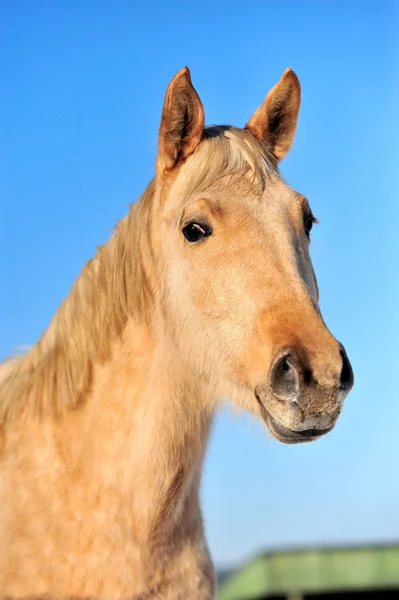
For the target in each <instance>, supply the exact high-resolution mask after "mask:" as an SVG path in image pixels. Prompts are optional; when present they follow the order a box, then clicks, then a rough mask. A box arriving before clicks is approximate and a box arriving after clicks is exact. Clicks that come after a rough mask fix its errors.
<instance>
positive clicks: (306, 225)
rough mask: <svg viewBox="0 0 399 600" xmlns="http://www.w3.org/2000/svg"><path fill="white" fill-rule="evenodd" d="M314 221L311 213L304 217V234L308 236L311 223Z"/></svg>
mask: <svg viewBox="0 0 399 600" xmlns="http://www.w3.org/2000/svg"><path fill="white" fill-rule="evenodd" d="M314 222H315V218H314V216H313V215H310V216H308V217H306V218H305V222H304V225H303V226H304V228H305V233H306V235H307V236H308V237H309V234H310V231H311V229H312V227H313V223H314Z"/></svg>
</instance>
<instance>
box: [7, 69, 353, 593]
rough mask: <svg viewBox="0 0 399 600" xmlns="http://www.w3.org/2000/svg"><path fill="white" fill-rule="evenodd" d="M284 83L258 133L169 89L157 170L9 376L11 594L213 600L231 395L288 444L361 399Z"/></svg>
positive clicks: (265, 106) (287, 77) (294, 95)
mask: <svg viewBox="0 0 399 600" xmlns="http://www.w3.org/2000/svg"><path fill="white" fill-rule="evenodd" d="M300 94H301V89H300V83H299V80H298V78H297V76H296V74H295V73H294V72H293V71H292V70H291V69H287V70H286V71H285V72H284V74H283V75H282V77H281V79H280V80H279V81H278V83H277V84H276V85H275V86H274V87H273V88H272V89H271V90H270V91H269V93H268V94H267V96H266V98H265V100H264V101H263V103H262V104H261V106H260V107H259V108H258V109H257V110H256V111H255V112H254V113H253V115H252V116H251V117H250V119H249V121H248V123H247V125H246V126H245V127H244V128H239V127H234V126H224V125H223V126H205V121H204V109H203V105H202V102H201V100H200V98H199V96H198V94H197V92H196V90H195V88H194V87H193V84H192V81H191V76H190V72H189V70H188V68H187V67H185V68H183V69H182V70H180V71H179V72H178V73H177V74H176V75H175V77H174V78H173V79H172V80H171V82H170V83H169V85H168V87H167V90H166V94H165V99H164V104H163V109H162V117H161V123H160V128H159V139H158V153H157V158H156V168H155V174H154V178H153V179H152V181H151V182H150V183H149V184H148V186H147V188H146V189H145V191H144V193H143V194H142V196H141V197H140V198H139V200H138V201H136V202H135V203H133V204H132V206H131V207H130V210H129V212H128V214H127V216H126V217H125V218H123V219H122V220H121V221H119V222H118V223H117V226H116V228H115V230H114V232H113V234H112V236H111V237H110V239H109V241H108V242H107V243H106V244H105V245H103V246H101V247H99V248H98V250H97V252H96V254H95V256H94V258H93V259H91V260H89V261H88V262H87V263H86V265H85V266H84V267H83V269H82V271H81V273H80V275H79V276H78V278H77V279H76V281H75V283H74V284H73V286H72V288H71V291H70V292H69V295H68V296H67V297H66V298H65V300H64V301H63V302H62V304H61V305H60V307H59V308H58V310H57V312H56V313H55V315H54V317H53V318H52V320H51V322H50V324H49V326H48V328H47V330H46V331H45V332H44V333H43V335H42V336H41V338H40V339H39V341H38V342H37V343H36V345H34V346H32V347H31V349H30V350H29V351H28V352H26V353H25V354H22V355H19V356H15V357H13V358H11V359H9V360H8V361H5V362H4V363H3V364H2V366H1V369H0V381H1V385H0V398H1V399H0V472H1V478H0V540H1V553H0V597H1V598H2V599H7V600H15V599H21V598H35V599H47V600H72V599H74V600H94V599H107V600H122V599H130V600H133V599H134V600H149V599H153V600H154V599H163V600H165V599H168V600H172V599H173V600H190V599H193V600H194V599H195V600H210V599H211V598H214V595H215V590H216V582H215V573H214V567H213V564H212V559H211V556H210V552H209V549H208V546H207V543H206V540H205V534H204V527H203V520H202V515H201V509H200V502H199V490H200V482H201V471H202V465H203V459H204V453H205V449H206V445H207V440H208V437H209V433H210V428H211V423H212V418H213V415H214V413H215V411H216V410H217V408H218V406H219V405H220V402H221V401H222V400H223V399H224V398H229V399H230V402H231V403H232V405H234V406H238V407H241V408H244V409H246V410H248V411H250V412H252V413H254V414H255V415H257V416H258V417H259V418H260V419H261V420H262V421H264V423H265V425H266V427H267V428H268V429H269V430H270V432H271V434H272V435H273V436H274V437H275V438H277V439H278V440H280V441H281V442H284V443H287V444H294V443H298V442H308V441H311V440H315V439H317V438H320V436H322V435H324V434H326V433H328V432H329V431H331V429H332V428H333V427H334V425H335V423H336V421H337V419H338V416H339V414H340V412H341V409H342V405H343V401H344V399H345V397H346V395H347V394H348V392H349V390H350V389H351V387H352V385H353V372H352V368H351V365H350V362H349V359H348V357H347V354H346V351H345V349H344V347H343V346H342V345H341V344H340V343H339V342H338V341H337V340H336V339H335V338H334V337H333V335H332V333H331V332H330V331H329V329H328V328H327V326H326V324H325V323H324V321H323V318H322V315H321V312H320V309H319V304H318V300H319V291H318V286H317V283H316V277H315V274H314V270H313V267H312V263H311V259H310V252H309V243H310V230H311V228H312V226H313V224H314V222H315V221H316V219H315V217H314V215H313V213H312V211H311V208H310V206H309V202H308V200H307V199H306V198H305V197H304V196H303V195H301V194H300V193H298V192H296V191H295V190H294V189H293V188H292V187H290V186H289V185H288V183H286V182H285V180H284V179H283V178H282V176H281V175H280V174H279V170H278V166H279V162H280V160H281V159H282V158H283V157H284V156H285V155H286V153H287V152H288V150H289V149H290V147H291V145H292V142H293V138H294V134H295V129H296V123H297V118H298V113H299V107H300Z"/></svg>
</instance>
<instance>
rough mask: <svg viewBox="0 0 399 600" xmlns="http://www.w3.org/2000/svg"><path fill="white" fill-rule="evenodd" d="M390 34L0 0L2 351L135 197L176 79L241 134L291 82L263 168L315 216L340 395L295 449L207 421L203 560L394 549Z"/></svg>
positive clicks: (389, 23) (159, 7)
mask: <svg viewBox="0 0 399 600" xmlns="http://www.w3.org/2000/svg"><path fill="white" fill-rule="evenodd" d="M398 23H399V10H398V4H397V3H396V2H394V1H391V2H389V1H385V0H373V1H368V0H358V1H356V0H352V1H351V2H348V1H346V0H345V1H343V0H341V1H338V0H336V1H323V2H321V1H320V0H315V1H299V0H295V1H294V0H292V1H284V0H281V1H279V2H268V1H266V0H246V1H245V2H242V1H241V2H237V1H231V0H230V1H228V2H227V1H221V0H218V1H217V2H216V1H214V0H212V1H210V0H207V1H202V2H188V1H187V0H186V1H185V2H171V3H170V2H160V1H159V2H156V1H154V0H146V1H144V2H133V0H132V1H126V0H125V1H123V0H120V1H118V0H108V1H101V0H96V1H90V0H85V1H84V2H82V1H80V0H75V1H69V2H64V1H62V0H57V1H54V0H51V1H48V2H44V1H42V0H35V1H34V2H32V0H26V1H18V2H15V0H3V1H2V2H1V6H0V45H1V50H0V51H1V56H2V61H1V65H0V94H1V100H0V102H1V111H0V169H1V173H0V175H1V179H0V199H1V220H0V269H1V271H0V273H1V279H0V281H1V294H0V355H1V356H2V357H5V356H6V355H8V354H9V353H10V352H12V351H13V349H14V348H15V347H16V346H19V345H24V344H32V343H34V342H35V341H36V340H37V338H38V336H39V335H40V333H41V332H42V331H43V330H44V329H45V327H46V326H47V324H48V322H49V320H50V318H51V316H52V315H53V313H54V312H55V310H56V308H57V306H58V304H59V303H60V301H61V300H62V299H63V298H64V296H65V295H66V294H67V292H68V290H69V288H70V286H71V284H72V282H73V280H74V279H75V277H76V276H77V274H78V272H79V270H80V268H81V266H82V265H83V264H84V262H85V261H86V260H87V259H88V258H89V257H91V256H92V255H93V254H94V252H95V248H96V246H97V245H98V244H100V243H102V242H104V241H105V240H106V239H107V238H108V236H109V234H110V230H111V228H112V226H113V225H114V223H115V221H116V220H117V219H118V218H120V217H122V216H123V215H124V214H125V213H126V211H127V206H128V204H129V202H131V201H132V200H134V199H136V198H137V197H138V195H139V194H140V193H141V191H142V190H143V189H144V187H145V186H146V184H147V183H148V181H149V179H150V178H151V176H152V174H153V168H154V159H155V151H156V142H157V129H158V124H159V118H160V112H161V107H162V101H163V94H164V91H165V88H166V85H167V83H168V81H169V80H170V79H171V77H172V76H173V75H174V74H175V72H176V71H177V70H178V69H180V68H181V67H182V66H184V65H188V66H189V67H190V69H191V72H192V77H193V82H194V85H195V86H196V88H197V90H198V92H199V94H200V96H201V98H202V100H203V102H204V105H205V111H206V115H207V123H208V124H211V123H232V124H235V125H244V123H245V122H246V120H247V119H248V117H249V116H250V114H251V112H252V111H253V110H254V109H255V108H256V107H257V106H258V105H259V104H260V102H261V101H262V99H263V97H264V95H265V94H266V92H267V91H268V89H269V88H270V87H271V86H272V85H273V84H274V83H275V82H276V81H277V80H278V78H279V77H280V75H281V73H282V72H283V70H284V69H285V68H286V67H288V66H292V67H293V68H294V69H295V70H296V72H297V74H298V76H299V78H300V80H301V83H302V87H303V96H302V99H303V104H302V110H301V114H300V120H299V127H298V131H297V136H296V140H295V144H294V147H293V149H292V151H291V153H290V155H289V156H288V157H287V158H286V160H285V161H284V162H283V163H282V172H283V174H284V176H285V177H286V178H287V179H288V180H289V182H290V183H291V184H292V185H293V186H294V187H295V188H296V189H298V190H299V191H301V192H302V193H304V194H305V195H306V196H307V197H308V198H309V200H310V202H311V206H312V208H313V210H314V212H315V214H316V215H317V216H318V217H319V219H320V222H321V223H320V225H319V226H318V227H316V228H315V230H314V233H313V236H312V237H313V242H312V256H313V261H314V265H315V269H316V272H317V275H318V280H319V285H320V291H321V308H322V311H323V313H324V317H325V319H326V321H327V324H328V325H329V327H330V328H331V329H332V331H333V333H334V334H335V335H336V336H337V337H338V338H339V339H340V340H341V341H342V342H343V343H344V344H345V346H346V348H347V351H348V354H349V356H350V358H351V361H352V364H353V367H354V371H355V377H356V384H355V388H354V390H353V392H352V393H351V394H350V396H349V397H348V399H347V402H346V406H345V409H344V411H343V414H342V417H341V419H340V421H339V424H338V426H337V427H336V429H335V430H334V431H333V432H332V433H331V434H329V435H328V436H327V437H326V438H324V439H322V440H320V441H318V442H316V443H313V444H309V445H303V446H284V445H282V444H279V443H278V442H276V441H272V440H271V438H270V436H269V435H268V434H267V433H266V432H265V430H264V428H263V426H261V425H260V424H257V423H254V424H249V423H250V422H249V419H248V417H246V416H245V415H242V416H238V417H231V416H230V415H229V414H228V413H227V412H223V413H222V414H221V415H220V416H219V417H218V418H217V420H216V423H215V428H214V431H213V436H212V440H211V444H210V447H209V452H208V455H207V460H206V465H205V474H204V483H203V491H202V498H203V508H204V516H205V520H206V528H207V534H208V539H209V543H210V547H211V550H212V553H213V555H214V558H215V559H216V562H217V563H218V564H219V565H226V564H231V563H236V562H238V561H240V560H242V559H244V558H246V557H248V556H250V555H251V554H252V553H254V552H255V551H257V550H258V549H260V548H268V547H275V546H291V545H295V546H297V545H309V544H318V543H323V544H324V543H331V544H332V543H341V542H343V543H350V542H361V541H366V540H367V541H368V540H391V539H395V538H396V539H398V538H399V467H398V458H399V393H398V372H399V360H398V358H399V357H398V354H399V353H398V338H399V327H398V312H399V311H398V307H399V294H398V291H399V289H398V256H399V244H398V223H399V221H398V216H399V214H398V213H399V209H398V203H399V197H398V196H399V194H398V191H399V185H398V176H397V166H398V158H399V156H398V154H399V152H398V139H399V136H398V134H399V130H398V106H399V94H398V86H397V83H395V79H396V82H397V81H398V72H399V69H398V56H399V53H398V50H399V47H398V41H397V40H398V39H399V26H398ZM395 37H396V41H395Z"/></svg>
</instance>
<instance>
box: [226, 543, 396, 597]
mask: <svg viewBox="0 0 399 600" xmlns="http://www.w3.org/2000/svg"><path fill="white" fill-rule="evenodd" d="M383 588H384V589H390V588H392V589H396V588H397V589H398V590H399V542H398V543H396V544H389V545H370V546H357V547H342V548H313V549H310V548H309V549H303V550H284V551H276V552H266V553H263V554H260V555H258V556H256V557H255V558H253V559H252V560H250V561H249V562H248V563H246V564H245V565H243V566H242V567H241V568H239V569H237V570H236V571H234V572H233V573H232V574H231V575H230V576H229V577H227V578H226V579H225V581H224V582H223V583H222V584H221V585H220V587H219V592H218V600H247V599H248V600H250V599H255V598H265V597H267V596H276V595H286V594H294V593H299V592H305V593H306V592H307V593H320V592H332V591H338V590H340V591H342V590H347V591H350V590H353V591H355V590H371V589H383Z"/></svg>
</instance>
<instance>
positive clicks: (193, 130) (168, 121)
mask: <svg viewBox="0 0 399 600" xmlns="http://www.w3.org/2000/svg"><path fill="white" fill-rule="evenodd" d="M204 120H205V116H204V108H203V106H202V102H201V100H200V99H199V96H198V94H197V92H196V91H195V89H194V86H193V84H192V83H191V77H190V71H189V70H188V68H187V67H184V68H183V69H181V70H180V71H179V72H178V73H177V74H176V75H175V76H174V78H173V79H172V81H171V82H170V83H169V85H168V88H167V90H166V94H165V100H164V105H163V110H162V119H161V126H160V129H159V140H158V158H157V170H158V172H159V173H160V174H161V175H162V174H164V173H166V172H168V171H170V170H171V169H173V168H174V167H177V166H179V165H180V164H182V163H183V162H184V160H185V159H186V158H187V157H188V156H189V155H190V154H192V153H193V152H194V150H195V149H196V147H197V146H198V144H199V143H200V141H201V137H202V134H203V132H204Z"/></svg>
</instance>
